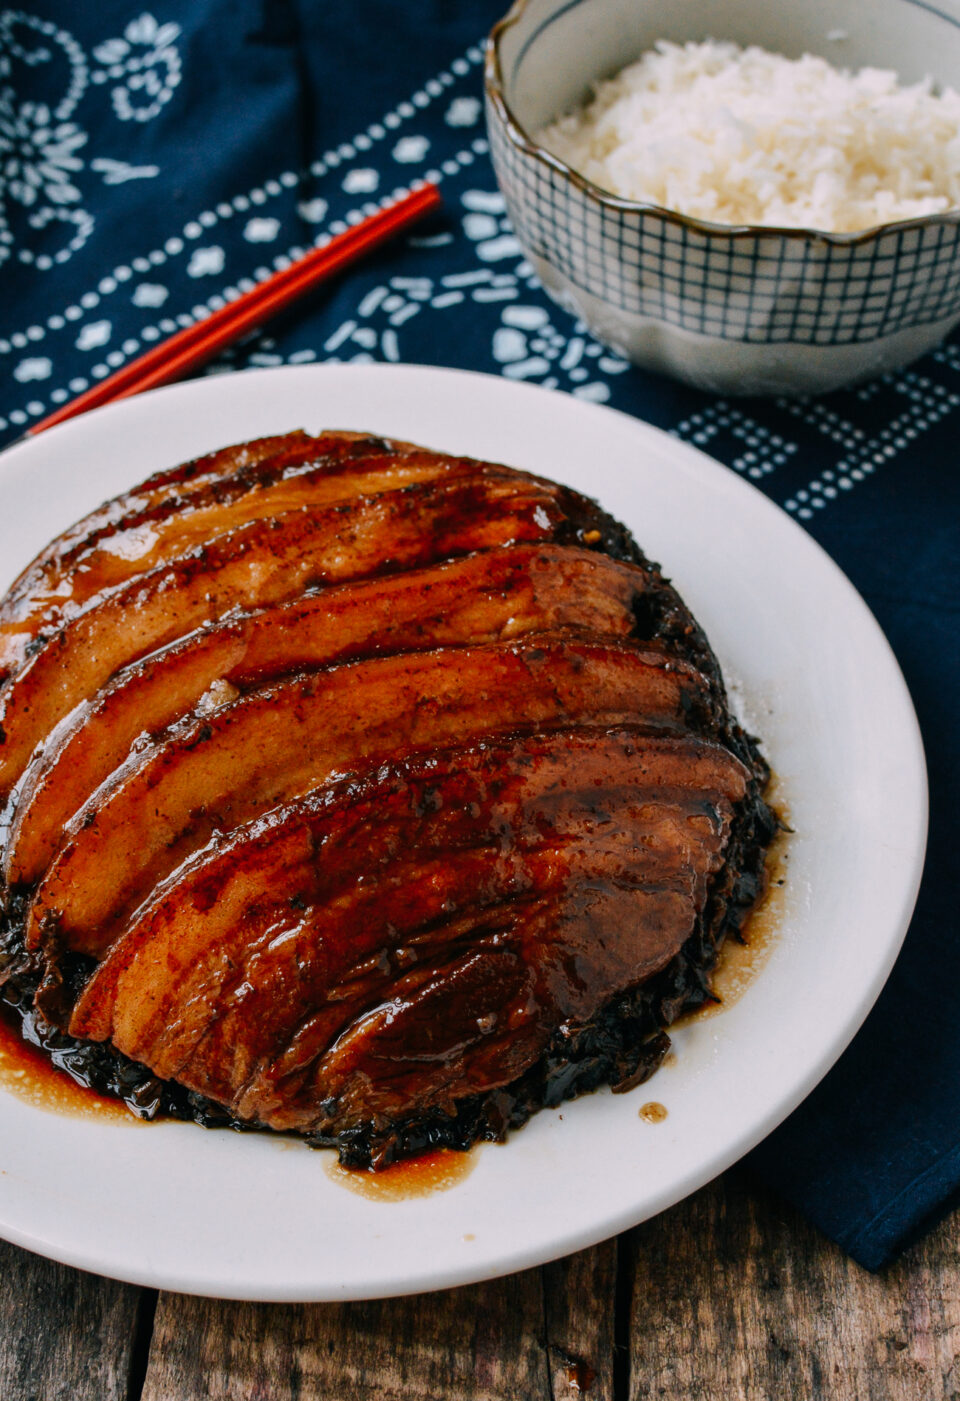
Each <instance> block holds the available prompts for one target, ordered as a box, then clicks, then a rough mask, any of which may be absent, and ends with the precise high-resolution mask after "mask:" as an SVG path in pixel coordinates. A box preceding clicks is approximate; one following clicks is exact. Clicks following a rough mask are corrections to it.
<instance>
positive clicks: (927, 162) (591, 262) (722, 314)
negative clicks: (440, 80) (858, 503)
mask: <svg viewBox="0 0 960 1401" xmlns="http://www.w3.org/2000/svg"><path fill="white" fill-rule="evenodd" d="M951 81H956V82H957V83H958V85H960V0H939V4H938V5H937V6H936V7H934V6H931V5H927V4H925V3H920V0H874V3H871V4H869V5H866V4H864V3H863V0H807V3H804V4H803V5H798V4H789V3H787V0H775V3H769V0H768V3H767V4H766V5H761V4H759V3H757V0H725V3H724V5H723V6H722V7H718V6H717V5H716V3H715V0H714V3H709V0H673V3H671V4H670V5H669V6H667V5H662V4H654V3H652V0H517V3H516V4H514V6H513V8H512V10H511V11H510V12H509V14H508V15H507V16H506V17H505V19H503V20H502V21H501V22H500V23H499V24H498V25H497V26H496V27H495V28H494V30H493V33H492V34H491V37H490V40H489V43H488V48H487V62H486V96H487V121H488V128H489V132H490V148H491V155H492V158H493V164H494V168H495V171H496V174H497V179H498V181H499V184H500V187H501V190H502V191H503V194H504V197H505V199H506V202H507V207H508V210H509V213H510V217H511V219H512V222H513V225H514V228H515V230H516V233H517V236H518V238H519V239H520V241H521V243H522V244H523V246H524V248H525V250H526V252H527V254H528V256H529V257H530V260H531V262H532V263H533V265H534V267H535V269H536V271H537V273H538V275H539V277H540V278H541V280H542V281H543V283H544V285H545V287H546V288H547V290H548V291H549V292H550V293H551V294H552V295H553V296H554V297H555V298H556V299H557V300H558V301H559V302H560V303H561V304H562V305H564V306H565V307H566V308H567V309H568V310H570V311H572V312H573V313H575V314H576V315H577V316H579V317H581V318H582V319H583V321H584V322H586V324H587V326H588V327H589V328H590V329H591V331H593V332H594V333H595V334H596V335H597V336H598V337H599V338H600V339H602V340H604V341H606V342H607V343H608V344H610V345H612V346H613V347H615V348H616V349H617V350H618V351H620V352H621V353H622V354H624V355H626V356H627V357H628V358H629V359H631V360H633V361H634V362H635V363H637V364H639V365H642V366H644V367H646V368H648V369H653V370H657V371H661V372H663V373H666V374H670V375H673V376H675V377H677V378H680V379H683V380H686V381H688V382H690V383H693V384H696V385H699V386H701V387H703V388H706V389H710V390H713V391H716V392H720V393H725V394H785V395H798V394H811V393H819V392H824V391H828V390H833V389H839V388H842V387H845V386H848V385H851V384H854V383H857V382H859V381H862V380H865V379H868V378H871V377H873V376H875V375H877V374H880V373H883V372H885V371H889V370H892V369H896V368H899V367H900V366H901V365H904V364H906V363H907V362H909V361H910V360H913V359H915V358H916V357H917V356H918V355H921V354H923V353H924V352H925V351H926V350H929V349H930V348H931V347H932V346H934V345H936V344H937V343H938V342H939V341H940V340H942V339H943V338H944V336H946V335H947V333H948V332H949V331H950V330H952V328H953V327H954V326H955V325H957V323H958V322H960V94H958V93H957V92H956V91H954V90H953V88H951V87H950V83H951Z"/></svg>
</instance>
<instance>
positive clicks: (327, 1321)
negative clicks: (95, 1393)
mask: <svg viewBox="0 0 960 1401" xmlns="http://www.w3.org/2000/svg"><path fill="white" fill-rule="evenodd" d="M549 1396H550V1391H549V1378H548V1372H547V1357H546V1348H545V1336H544V1310H543V1290H542V1287H541V1278H540V1271H539V1270H529V1271H526V1272H525V1273H523V1274H519V1275H511V1276H509V1277H508V1278H507V1279H503V1280H497V1281H495V1282H493V1283H490V1284H482V1285H476V1286H473V1287H471V1288H467V1289H455V1290H450V1291H446V1292H442V1293H438V1294H427V1295H418V1296H414V1297H412V1298H409V1299H384V1300H377V1301H373V1302H369V1303H357V1304H314V1305H261V1304H232V1303H218V1302H216V1301H213V1300H208V1299H191V1298H186V1297H183V1296H180V1295H174V1294H163V1295H161V1297H160V1302H159V1305H158V1309H157V1316H156V1325H155V1329H154V1337H153V1346H152V1349H151V1354H150V1363H149V1367H148V1371H147V1377H146V1383H145V1386H144V1389H143V1401H188V1399H189V1401H207V1398H210V1401H320V1398H323V1401H414V1398H416V1401H424V1398H427V1397H431V1398H432V1397H442V1398H444V1401H521V1399H522V1401H527V1398H529V1401H540V1398H543V1401H549Z"/></svg>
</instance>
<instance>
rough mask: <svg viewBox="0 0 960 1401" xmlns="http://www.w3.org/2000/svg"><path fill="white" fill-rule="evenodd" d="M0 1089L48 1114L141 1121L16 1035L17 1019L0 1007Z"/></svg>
mask: <svg viewBox="0 0 960 1401" xmlns="http://www.w3.org/2000/svg"><path fill="white" fill-rule="evenodd" d="M0 1090H8V1091H9V1092H10V1094H14V1095H16V1096H17V1097H18V1099H23V1100H26V1102H27V1103H28V1104H32V1105H34V1106H35V1107H36V1108H37V1109H44V1110H46V1111H47V1113H49V1114H71V1115H73V1116H75V1117H81V1118H91V1119H114V1120H122V1121H123V1123H125V1124H138V1123H140V1122H141V1121H140V1120H139V1119H138V1118H137V1117H136V1115H135V1114H133V1113H131V1111H130V1110H129V1109H128V1108H127V1106H126V1105H125V1104H124V1103H123V1101H122V1100H120V1099H114V1098H113V1097H112V1096H108V1095H101V1094H97V1092H96V1090H91V1089H90V1088H89V1087H88V1086H86V1085H78V1084H77V1082H76V1081H75V1080H73V1079H72V1078H71V1077H70V1076H69V1075H68V1074H67V1073H66V1071H65V1070H58V1069H57V1067H56V1066H55V1065H54V1064H53V1062H52V1061H51V1060H50V1059H49V1057H48V1056H47V1054H46V1052H45V1051H41V1050H40V1048H39V1047H38V1046H32V1045H31V1044H30V1042H29V1041H24V1040H23V1038H22V1037H21V1035H20V1023H19V1018H18V1017H17V1016H16V1015H15V1014H14V1013H12V1012H10V1011H9V1010H8V1009H7V1008H6V1007H3V1006H0Z"/></svg>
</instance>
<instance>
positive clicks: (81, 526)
mask: <svg viewBox="0 0 960 1401" xmlns="http://www.w3.org/2000/svg"><path fill="white" fill-rule="evenodd" d="M308 441H314V440H312V439H309V438H308V435H307V434H306V433H302V432H296V433H285V434H282V435H278V436H276V437H271V438H258V439H257V440H256V441H254V442H250V443H238V444H236V445H235V446H233V447H228V448H220V449H219V450H218V451H217V452H212V453H207V454H206V455H205V456H203V457H197V458H194V459H193V460H192V461H190V462H184V463H182V464H181V465H180V466H179V467H173V468H169V469H168V470H166V471H163V472H157V473H156V474H155V475H154V476H152V477H148V478H147V480H146V481H145V482H142V483H141V484H140V485H139V486H137V487H135V488H134V489H133V490H132V491H127V492H124V493H123V494H122V495H120V496H115V497H112V498H111V499H110V500H109V501H105V502H104V503H103V505H102V506H98V507H97V509H96V510H95V511H91V512H90V513H89V515H86V516H84V517H83V518H82V519H81V520H79V521H77V522H76V524H75V525H71V526H69V527H68V528H67V529H66V530H64V531H62V532H61V534H59V535H57V536H55V537H54V539H53V540H51V541H50V543H49V544H48V545H46V546H45V547H44V548H43V549H42V550H41V551H40V553H39V554H38V555H36V556H35V558H34V559H32V560H31V561H30V563H29V564H28V565H27V566H26V568H25V569H24V570H23V571H22V572H21V573H20V574H19V575H18V576H17V578H16V579H15V580H14V582H13V583H12V584H11V585H10V588H9V589H8V590H7V593H6V594H5V596H4V598H3V600H2V601H0V624H2V623H4V622H7V621H9V620H11V619H13V618H15V616H16V608H17V606H18V605H19V603H20V600H21V599H22V598H23V597H24V595H25V594H29V593H31V592H32V591H34V590H35V589H37V588H39V587H41V586H42V583H43V580H44V579H45V578H46V577H48V571H49V570H51V569H54V570H55V569H57V568H58V566H59V561H60V560H62V559H64V558H65V557H66V556H67V555H69V554H70V553H71V552H73V551H75V550H77V549H82V548H83V547H84V546H86V545H88V544H92V543H94V542H96V541H97V540H100V539H102V538H103V537H104V536H105V535H108V534H110V533H111V532H112V531H114V530H115V529H117V528H118V527H119V526H122V525H123V523H124V522H126V521H128V520H129V519H131V518H132V517H134V516H137V515H141V514H143V513H145V512H148V511H151V510H156V509H160V510H162V509H164V508H165V507H169V509H172V510H176V509H178V508H179V506H180V505H181V504H182V503H183V502H184V501H185V500H186V499H187V498H188V497H189V496H190V494H191V493H192V492H194V491H199V490H201V489H203V488H204V487H206V486H207V485H209V484H210V483H211V482H215V481H217V480H219V479H221V478H223V477H227V476H229V475H231V474H232V473H234V472H237V471H241V470H243V469H245V468H248V467H251V466H253V465H254V464H256V463H259V462H263V461H265V460H266V459H267V458H271V457H274V456H276V454H277V453H278V452H281V451H284V450H287V449H289V448H292V447H294V446H295V445H297V444H303V443H306V442H308ZM7 674H8V672H7V671H0V681H3V679H4V678H5V676H6V675H7Z"/></svg>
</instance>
